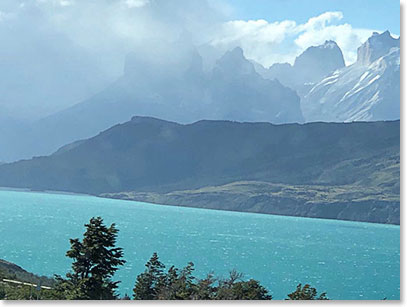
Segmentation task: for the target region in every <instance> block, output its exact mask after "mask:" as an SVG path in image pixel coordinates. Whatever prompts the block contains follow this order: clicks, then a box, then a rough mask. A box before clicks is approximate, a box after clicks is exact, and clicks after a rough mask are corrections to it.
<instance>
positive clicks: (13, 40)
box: [0, 0, 400, 117]
mask: <svg viewBox="0 0 407 307" xmlns="http://www.w3.org/2000/svg"><path fill="white" fill-rule="evenodd" d="M399 22H400V20H399V2H397V1H379V0H368V1H367V0H353V1H333V0H328V1H326V0H324V1H322V0H312V1H303V0H273V1H268V0H252V1H245V0H233V1H232V0H171V1H167V0H165V1H164V0H97V1H96V0H80V1H79V0H1V1H0V38H1V40H2V50H0V59H1V61H0V71H1V73H0V93H1V94H2V96H3V99H2V100H0V107H2V114H3V116H4V114H6V115H10V116H11V117H21V114H18V112H19V110H21V109H24V107H26V106H27V105H28V106H29V108H30V110H31V111H30V112H31V113H30V114H29V115H27V116H29V117H30V116H34V117H35V116H37V115H35V114H34V113H33V112H34V111H33V110H38V112H39V113H41V114H42V115H46V114H50V113H52V112H56V111H58V110H61V109H63V108H65V107H67V106H68V105H72V104H73V103H77V102H80V101H81V100H83V99H85V98H87V97H89V96H90V95H92V94H94V93H96V92H98V91H99V90H101V89H102V88H104V87H105V86H107V85H108V84H109V83H110V82H112V81H114V80H115V79H116V78H117V77H119V76H120V75H121V74H122V73H123V66H124V62H125V58H126V55H128V54H129V53H130V52H136V53H138V54H140V55H142V56H144V57H145V56H146V55H149V56H150V57H156V58H157V62H158V63H159V62H160V61H163V62H165V61H167V62H168V61H171V60H172V59H174V58H177V57H179V56H180V55H179V54H177V51H176V50H177V48H174V47H173V46H174V45H175V46H179V48H180V49H182V48H185V47H188V46H201V47H202V46H205V48H201V50H202V52H203V53H206V54H204V56H205V55H206V56H208V57H209V58H211V57H212V58H213V57H216V56H217V57H219V56H221V55H222V54H223V53H225V52H226V51H228V50H231V49H233V48H235V47H236V46H240V47H241V48H242V49H243V51H244V55H245V56H246V57H247V58H248V59H252V60H255V61H257V62H259V63H261V64H262V65H263V66H265V67H268V66H270V65H272V64H273V63H277V62H289V63H293V62H294V59H295V57H296V56H298V55H299V54H301V53H302V52H303V51H304V50H305V49H306V48H308V47H309V46H312V45H319V44H323V43H324V42H325V40H334V41H336V42H337V43H338V45H339V47H340V48H341V49H342V51H343V55H344V58H345V62H346V64H347V65H349V64H351V63H353V62H354V61H355V60H356V50H357V48H358V47H359V46H360V45H361V44H362V43H363V42H364V41H366V39H367V38H368V37H370V36H371V34H372V32H373V31H378V32H382V31H384V30H387V29H389V30H390V32H391V33H392V34H393V35H394V36H397V35H398V34H399ZM169 46H171V48H169ZM177 61H178V59H177ZM77 76H79V77H77ZM66 86H71V88H72V89H70V91H69V92H68V93H64V94H63V95H59V94H60V93H61V91H62V89H63V88H65V87H66ZM50 89H52V90H51V91H49V90H50ZM25 93H27V95H28V96H29V98H30V99H29V102H27V101H28V98H27V97H25V96H24V94H25ZM58 97H60V99H58V102H56V100H57V99H56V98H58ZM35 112H36V111H35ZM38 112H37V113H38ZM27 114H28V113H27Z"/></svg>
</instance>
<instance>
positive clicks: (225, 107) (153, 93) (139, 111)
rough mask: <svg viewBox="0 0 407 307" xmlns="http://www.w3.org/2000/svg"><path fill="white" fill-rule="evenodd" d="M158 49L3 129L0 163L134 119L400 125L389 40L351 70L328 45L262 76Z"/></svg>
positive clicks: (367, 51) (200, 52)
mask: <svg viewBox="0 0 407 307" xmlns="http://www.w3.org/2000/svg"><path fill="white" fill-rule="evenodd" d="M183 40H186V41H187V40H188V35H187V34H186V37H185V38H183ZM165 46H166V55H165V56H163V55H162V51H161V50H154V49H152V50H151V52H149V53H129V54H128V55H127V57H126V61H125V63H124V69H123V74H122V76H121V77H120V78H118V79H117V80H116V81H115V82H113V83H112V84H111V85H109V86H108V87H106V88H105V89H104V90H102V91H100V92H99V93H98V94H96V95H93V96H92V97H90V98H89V99H86V100H84V101H82V102H80V103H78V104H76V105H74V106H72V107H69V108H67V109H65V110H63V111H60V112H58V113H55V114H53V115H50V116H48V117H46V118H42V119H40V120H37V121H34V122H33V123H26V122H16V121H13V120H11V119H7V121H6V119H4V120H3V121H2V124H1V125H0V131H1V137H0V161H6V162H7V161H15V160H18V159H23V158H30V157H32V156H39V155H47V154H50V153H52V152H54V151H56V150H57V149H58V148H59V147H61V146H63V145H65V144H68V143H71V142H74V141H77V140H79V139H84V138H88V137H91V136H93V135H96V134H97V133H99V132H100V131H102V130H104V129H107V128H109V127H111V126H113V125H115V124H117V123H121V122H125V121H127V120H129V118H131V117H132V116H133V115H140V116H153V117H157V118H161V119H165V120H170V121H176V122H179V123H191V122H194V121H197V120H201V119H214V120H235V121H252V122H259V121H261V122H271V123H275V124H280V123H294V122H297V123H302V122H312V121H328V122H330V121H336V122H347V121H358V120H362V121H363V120H394V119H399V118H400V110H399V104H400V93H399V89H400V48H399V46H400V43H399V39H394V38H392V37H391V35H390V33H389V32H384V33H382V34H378V33H374V34H373V35H372V37H371V38H369V40H368V41H367V42H366V43H364V44H363V45H362V46H361V47H360V48H359V49H358V60H357V62H356V63H354V64H352V65H350V66H345V63H344V59H343V54H342V52H341V49H340V48H339V47H338V45H337V44H336V43H335V42H334V41H326V42H325V43H324V44H322V45H320V46H311V47H309V48H308V49H306V50H305V51H304V52H303V53H302V54H301V55H299V56H298V57H297V58H296V60H295V62H294V64H293V65H291V64H288V63H285V64H274V65H272V66H271V67H269V68H264V67H263V66H261V65H260V64H258V63H255V62H254V61H252V60H248V59H246V57H245V56H244V52H243V50H242V49H241V48H239V47H236V48H234V49H231V50H229V51H227V52H226V53H224V54H223V55H221V56H220V57H219V56H218V57H217V59H216V60H215V61H213V65H211V66H209V68H208V66H205V64H204V63H205V62H207V59H208V57H210V56H209V55H208V52H207V51H208V50H209V49H208V48H206V49H205V48H195V47H194V46H193V45H192V44H186V43H185V42H184V41H179V42H178V43H171V44H167V45H165ZM212 60H213V59H212Z"/></svg>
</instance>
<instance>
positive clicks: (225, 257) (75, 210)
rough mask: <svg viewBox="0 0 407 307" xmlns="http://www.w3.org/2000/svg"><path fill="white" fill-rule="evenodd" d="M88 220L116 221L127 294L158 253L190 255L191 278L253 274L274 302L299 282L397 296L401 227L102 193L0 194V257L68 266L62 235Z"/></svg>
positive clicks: (39, 269)
mask: <svg viewBox="0 0 407 307" xmlns="http://www.w3.org/2000/svg"><path fill="white" fill-rule="evenodd" d="M92 216H102V217H103V218H104V219H105V221H106V222H107V223H112V222H115V223H116V224H117V226H118V228H119V230H120V233H119V238H118V245H119V246H121V247H123V248H124V252H125V258H126V260H127V263H126V265H125V266H124V267H123V268H122V269H120V270H119V271H118V272H117V274H116V279H118V280H121V281H122V284H121V288H120V292H121V293H122V294H124V293H128V294H131V289H132V287H133V284H134V281H135V278H136V275H137V274H138V273H140V272H141V271H143V270H144V263H145V262H146V261H147V260H148V259H149V258H150V256H151V255H152V253H153V252H155V251H157V252H158V254H159V256H160V258H161V260H162V261H163V262H164V263H165V264H166V265H170V264H175V265H176V266H179V267H182V266H184V265H186V263H187V262H189V261H193V262H194V263H195V265H196V274H197V275H198V276H202V277H203V276H204V275H205V274H206V273H208V272H210V271H213V272H215V273H216V274H217V275H223V276H225V275H226V274H227V272H228V271H229V270H230V269H233V268H235V269H237V270H239V271H241V272H244V273H245V277H246V278H255V279H257V280H260V281H261V282H262V284H264V285H265V286H266V287H267V288H268V289H269V290H270V292H271V293H272V294H273V296H274V298H276V299H282V298H284V297H285V295H286V294H287V293H290V292H291V291H292V290H294V288H295V287H296V285H297V284H298V283H310V284H311V285H313V286H315V287H316V288H317V289H318V290H319V291H327V292H328V296H329V297H330V298H332V299H383V298H384V297H387V298H388V299H399V297H400V227H398V226H391V225H379V224H368V223H357V222H344V221H332V220H321V219H307V218H295V217H282V216H272V215H261V214H249V213H236V212H226V211H215V210H203V209H192V208H181V207H169V206H157V205H150V204H144V203H139V202H128V201H121V200H112V199H102V198H96V197H91V196H78V195H62V194H46V193H30V192H16V191H0V234H1V241H0V258H3V259H6V260H8V261H11V262H14V263H16V264H18V265H20V266H22V267H23V268H25V269H27V270H28V271H31V272H34V273H37V274H43V275H52V274H54V273H57V274H64V273H65V272H66V271H67V270H69V268H70V260H69V259H68V258H66V257H65V252H66V250H67V249H68V248H69V238H72V237H81V235H82V233H83V232H84V227H83V224H84V223H86V222H87V221H89V219H90V217H92Z"/></svg>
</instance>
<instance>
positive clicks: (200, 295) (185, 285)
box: [133, 253, 272, 300]
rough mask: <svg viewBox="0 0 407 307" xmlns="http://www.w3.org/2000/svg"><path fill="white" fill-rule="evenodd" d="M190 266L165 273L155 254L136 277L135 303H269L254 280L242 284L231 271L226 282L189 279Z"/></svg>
mask: <svg viewBox="0 0 407 307" xmlns="http://www.w3.org/2000/svg"><path fill="white" fill-rule="evenodd" d="M193 271H194V264H193V263H192V262H190V263H188V265H187V266H186V267H184V268H183V269H181V270H179V269H178V268H176V267H174V266H171V267H170V268H169V269H168V271H167V272H165V265H164V264H162V263H161V262H160V261H159V259H158V255H157V253H154V254H153V256H152V257H151V259H150V260H149V261H148V262H147V264H146V270H145V271H144V273H141V274H140V275H138V276H137V278H136V284H135V286H134V289H133V297H134V299H136V300H270V299H271V298H272V297H271V295H269V294H268V291H267V289H266V288H264V287H263V286H261V285H260V283H259V282H258V281H256V280H254V279H250V280H249V281H243V280H242V277H243V275H242V274H240V273H238V272H236V271H231V272H230V274H229V277H228V278H227V279H215V278H214V277H213V275H212V274H209V275H208V276H207V277H206V278H204V279H198V278H196V277H194V276H193Z"/></svg>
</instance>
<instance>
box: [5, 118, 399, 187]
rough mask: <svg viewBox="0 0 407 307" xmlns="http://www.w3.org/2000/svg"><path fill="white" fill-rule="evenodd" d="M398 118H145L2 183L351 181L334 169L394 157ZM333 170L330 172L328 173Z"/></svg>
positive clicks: (22, 168)
mask: <svg viewBox="0 0 407 307" xmlns="http://www.w3.org/2000/svg"><path fill="white" fill-rule="evenodd" d="M399 124H400V122H399V121H392V122H368V123H348V124H340V123H310V124H303V125H301V124H283V125H273V124H270V123H265V122H264V123H248V122H243V123H242V122H231V121H209V120H203V121H198V122H195V123H193V124H187V125H181V124H177V123H174V122H169V121H163V120H158V119H154V118H147V117H133V119H132V120H131V121H129V122H126V123H124V124H119V125H116V126H113V127H112V128H110V129H108V130H106V131H104V132H102V133H100V134H98V135H97V136H95V137H93V138H90V139H88V140H84V141H81V142H77V144H74V145H72V146H71V148H69V146H68V147H66V148H65V149H64V150H62V151H60V152H59V153H58V154H54V155H51V156H47V157H37V158H34V159H31V160H23V161H19V162H15V163H10V164H4V165H1V166H0V185H1V186H8V187H24V188H35V189H53V190H61V191H71V192H84V193H91V194H99V193H102V192H118V191H126V190H138V189H143V190H173V189H175V188H196V187H200V186H204V185H208V184H211V185H212V184H224V183H227V182H231V181H233V180H236V179H238V180H241V179H245V180H249V179H250V180H264V181H268V182H279V183H291V184H302V183H307V184H312V183H319V184H348V183H353V182H355V181H357V180H362V179H364V176H362V175H361V174H356V168H355V169H349V171H350V172H351V173H350V174H349V175H348V176H343V175H341V176H339V173H338V172H339V171H335V170H334V168H335V167H338V168H339V166H340V165H341V163H344V161H348V160H353V159H355V161H358V160H360V161H362V160H363V159H367V160H366V161H367V162H368V161H369V159H376V158H377V159H386V158H388V157H390V156H392V155H399V138H400V131H399ZM330 172H332V174H330Z"/></svg>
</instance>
